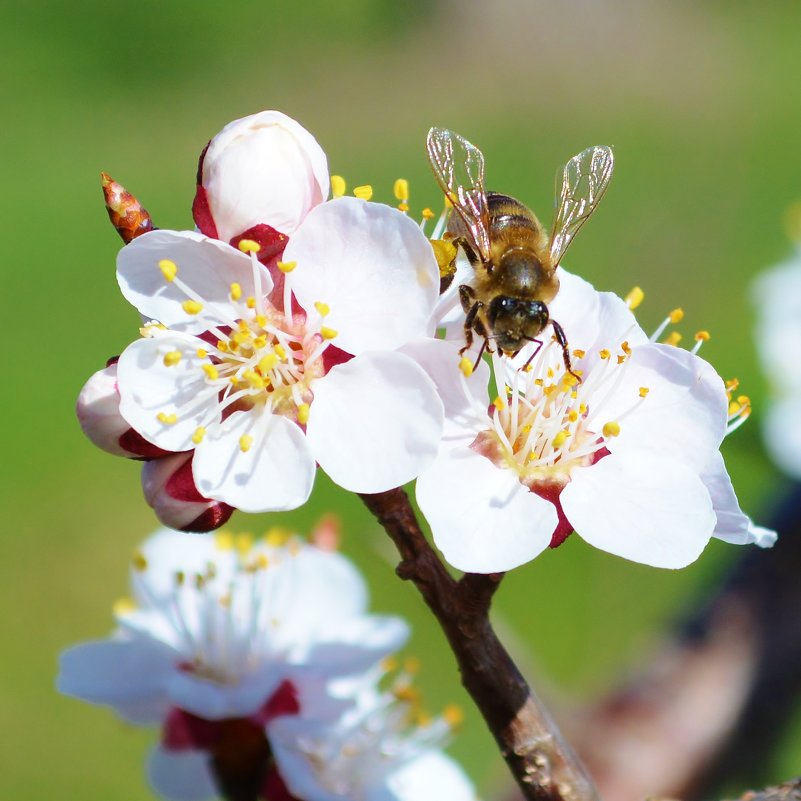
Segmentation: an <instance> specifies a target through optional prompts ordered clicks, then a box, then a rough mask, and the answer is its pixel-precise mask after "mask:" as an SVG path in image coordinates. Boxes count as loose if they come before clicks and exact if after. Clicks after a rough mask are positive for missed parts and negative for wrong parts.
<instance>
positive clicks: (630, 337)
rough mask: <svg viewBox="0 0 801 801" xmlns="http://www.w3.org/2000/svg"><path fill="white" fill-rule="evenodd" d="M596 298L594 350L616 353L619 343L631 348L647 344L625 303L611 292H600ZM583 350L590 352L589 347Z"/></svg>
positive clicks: (646, 338) (642, 332) (646, 336)
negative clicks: (596, 332)
mask: <svg viewBox="0 0 801 801" xmlns="http://www.w3.org/2000/svg"><path fill="white" fill-rule="evenodd" d="M597 296H598V306H597V318H596V319H597V325H598V337H597V340H596V342H595V343H594V347H595V349H596V350H601V349H603V348H608V349H609V350H611V351H614V352H617V351H618V349H619V346H620V343H621V342H628V344H629V345H630V346H631V347H632V348H633V347H634V346H635V345H645V344H646V343H647V342H648V335H647V334H646V333H645V331H643V330H642V328H640V325H639V323H638V322H637V318H636V317H635V316H634V314H633V313H632V311H631V309H629V307H628V305H627V304H626V302H625V301H623V300H622V299H621V298H619V297H618V296H617V295H615V294H614V293H613V292H600V293H598V295H597ZM571 346H572V343H571ZM582 347H584V346H582ZM584 349H585V350H590V347H584Z"/></svg>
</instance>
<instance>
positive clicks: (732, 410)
mask: <svg viewBox="0 0 801 801" xmlns="http://www.w3.org/2000/svg"><path fill="white" fill-rule="evenodd" d="M741 408H742V407H741V406H740V404H739V403H737V401H732V402H731V403H730V404H729V414H730V415H732V414H738V413H739V412H740V409H741Z"/></svg>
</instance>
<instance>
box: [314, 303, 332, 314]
mask: <svg viewBox="0 0 801 801" xmlns="http://www.w3.org/2000/svg"><path fill="white" fill-rule="evenodd" d="M314 308H315V309H317V314H319V315H320V317H327V316H328V314H329V313H330V311H331V307H330V306H329V305H328V304H327V303H323V302H322V301H321V300H316V301H315V302H314Z"/></svg>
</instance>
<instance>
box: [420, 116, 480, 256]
mask: <svg viewBox="0 0 801 801" xmlns="http://www.w3.org/2000/svg"><path fill="white" fill-rule="evenodd" d="M426 149H427V150H428V160H429V161H430V162H431V169H432V170H433V171H434V176H435V177H436V179H437V182H438V183H439V185H440V187H441V188H442V191H443V192H444V193H445V197H446V198H448V200H449V201H450V202H451V205H452V206H453V207H454V209H456V211H457V212H458V214H459V216H460V217H461V218H462V221H463V222H464V224H465V227H466V229H467V233H468V235H469V238H470V239H471V240H472V242H471V243H470V244H471V245H473V247H474V249H475V250H476V251H477V253H478V254H479V256H480V257H481V259H482V261H485V262H486V261H489V258H490V238H489V209H488V207H487V192H486V190H485V189H484V156H483V155H482V153H481V151H480V150H479V149H478V148H477V147H476V146H475V145H471V144H470V142H468V141H467V139H464V138H463V137H461V136H459V134H457V133H454V132H453V131H449V130H447V129H446V128H432V129H431V130H430V131H429V132H428V138H427V139H426Z"/></svg>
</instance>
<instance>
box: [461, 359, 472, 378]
mask: <svg viewBox="0 0 801 801" xmlns="http://www.w3.org/2000/svg"><path fill="white" fill-rule="evenodd" d="M459 369H460V370H461V371H462V375H463V376H464V377H465V378H470V376H471V375H473V362H472V361H471V360H470V359H468V358H467V356H462V359H461V361H460V362H459Z"/></svg>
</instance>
